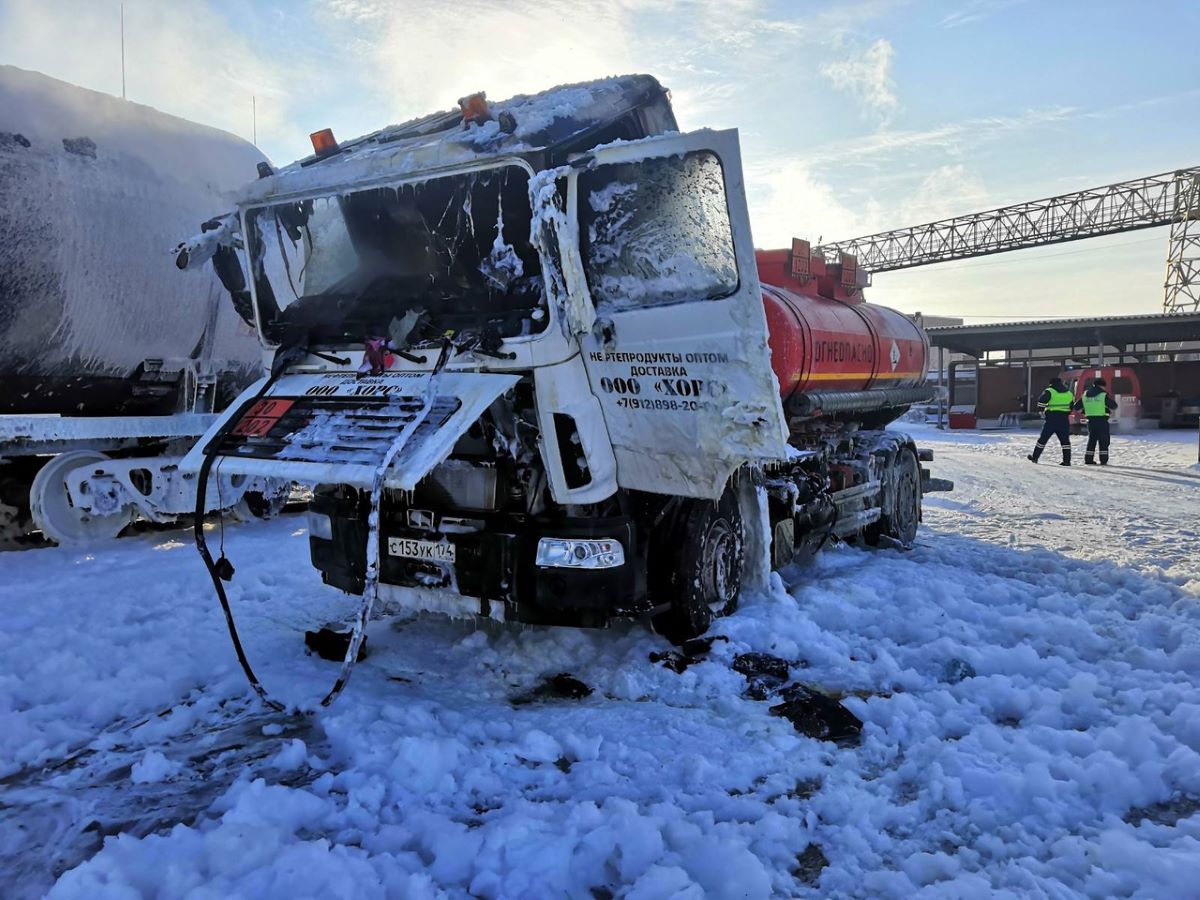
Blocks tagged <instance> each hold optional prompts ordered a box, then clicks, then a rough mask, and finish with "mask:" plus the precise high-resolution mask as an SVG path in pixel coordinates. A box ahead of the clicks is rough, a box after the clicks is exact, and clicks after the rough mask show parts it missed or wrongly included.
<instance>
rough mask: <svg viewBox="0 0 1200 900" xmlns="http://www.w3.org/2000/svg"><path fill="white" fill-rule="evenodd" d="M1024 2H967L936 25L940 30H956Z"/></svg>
mask: <svg viewBox="0 0 1200 900" xmlns="http://www.w3.org/2000/svg"><path fill="white" fill-rule="evenodd" d="M1025 2H1027V0H967V2H966V3H964V4H963V5H962V6H961V7H959V8H958V9H955V10H951V11H950V12H948V13H947V14H946V15H945V16H944V17H943V18H942V20H941V21H940V22H938V25H939V26H941V27H942V28H958V27H959V26H962V25H969V24H971V23H972V22H978V21H980V20H981V19H985V18H987V17H988V16H990V15H992V14H993V13H996V12H1000V11H1002V10H1005V9H1009V8H1010V7H1013V6H1020V5H1021V4H1022V3H1025Z"/></svg>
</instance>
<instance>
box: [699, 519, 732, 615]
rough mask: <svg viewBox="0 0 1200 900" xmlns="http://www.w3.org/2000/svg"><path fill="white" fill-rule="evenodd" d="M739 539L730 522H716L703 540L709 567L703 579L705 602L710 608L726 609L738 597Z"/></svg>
mask: <svg viewBox="0 0 1200 900" xmlns="http://www.w3.org/2000/svg"><path fill="white" fill-rule="evenodd" d="M737 552H738V539H737V533H736V532H735V531H734V529H733V525H732V524H731V523H730V522H729V520H728V519H724V518H720V519H714V520H713V522H712V524H711V525H710V526H709V528H708V533H707V534H706V535H705V536H704V557H703V559H704V560H705V561H706V563H707V564H706V565H705V566H704V571H703V573H702V575H701V585H702V588H703V590H704V599H705V601H706V602H707V603H708V604H709V605H710V606H717V605H719V606H722V607H723V606H725V605H727V604H728V603H729V602H730V601H731V600H733V598H734V595H735V593H736V590H737V588H736V585H735V584H734V572H735V570H736V565H737Z"/></svg>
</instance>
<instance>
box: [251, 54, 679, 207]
mask: <svg viewBox="0 0 1200 900" xmlns="http://www.w3.org/2000/svg"><path fill="white" fill-rule="evenodd" d="M675 130H677V125H676V122H675V116H674V113H673V112H672V110H671V104H670V99H669V94H668V92H667V90H666V89H665V88H663V87H662V85H660V84H659V83H658V81H657V80H656V79H654V78H653V77H651V76H649V75H625V76H618V77H613V78H605V79H601V80H599V81H591V82H584V83H580V84H571V85H560V86H559V87H555V88H551V89H549V90H546V91H542V92H540V93H537V94H529V95H518V96H516V97H512V98H510V99H508V100H503V101H500V102H498V103H488V102H487V101H486V99H484V98H483V95H480V94H476V95H470V96H469V97H464V98H462V100H460V108H458V109H455V110H450V111H446V112H439V113H433V114H431V115H427V116H423V117H421V118H418V119H413V120H411V121H408V122H404V123H402V124H399V125H391V126H388V127H387V128H383V129H380V130H379V131H376V132H373V133H371V134H368V135H364V136H362V137H359V138H354V139H352V140H347V141H344V142H342V143H340V144H337V143H333V142H332V137H331V136H328V137H325V138H324V143H323V144H321V143H320V139H318V138H317V135H314V143H315V144H318V145H320V146H322V149H321V151H320V152H319V153H316V154H314V155H312V156H309V157H306V158H304V159H301V160H297V161H296V162H294V163H291V164H290V165H288V166H284V167H282V168H280V169H278V170H277V171H275V172H273V173H271V174H268V175H267V176H266V177H263V178H261V179H260V180H259V181H257V182H254V183H252V184H251V185H248V186H247V187H246V189H245V190H244V191H243V193H242V196H241V197H240V198H239V200H240V205H241V206H243V207H248V206H255V205H260V204H262V203H267V202H271V201H274V200H284V199H291V198H300V197H311V196H314V195H317V194H327V193H335V192H338V191H340V190H342V189H344V188H346V187H349V186H353V187H355V188H359V187H366V186H370V185H372V184H375V183H382V182H387V181H394V180H395V179H396V178H398V177H400V178H403V177H404V176H405V175H406V174H409V173H411V174H414V175H415V174H418V173H426V172H432V171H438V170H442V169H449V168H463V167H469V166H471V165H472V164H473V163H486V162H489V161H494V160H496V159H497V158H503V157H507V158H512V157H519V158H522V159H524V160H525V161H526V162H527V163H528V164H529V165H530V167H532V168H533V169H534V170H535V171H536V170H541V169H546V168H550V167H554V166H558V165H562V164H563V163H565V162H566V161H567V158H568V157H569V156H570V155H571V154H574V153H580V152H583V151H586V150H589V149H591V148H593V147H596V146H599V145H601V144H606V143H610V142H612V141H616V140H638V139H640V138H644V137H649V136H651V135H656V134H663V133H666V132H670V131H675ZM318 134H319V133H318ZM264 171H265V170H264Z"/></svg>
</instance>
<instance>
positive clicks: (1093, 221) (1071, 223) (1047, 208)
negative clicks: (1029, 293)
mask: <svg viewBox="0 0 1200 900" xmlns="http://www.w3.org/2000/svg"><path fill="white" fill-rule="evenodd" d="M1163 225H1170V226H1171V234H1170V238H1169V243H1168V253H1167V278H1166V284H1165V297H1164V302H1163V308H1164V311H1166V312H1185V311H1200V167H1194V168H1189V169H1178V170H1176V171H1174V172H1164V173H1162V174H1161V175H1151V176H1148V177H1146V178H1135V179H1133V180H1131V181H1122V182H1119V183H1117V184H1108V185H1104V186H1103V187H1097V188H1089V189H1088V190H1083V191H1075V192H1073V193H1070V194H1062V195H1060V196H1057V197H1047V198H1046V199H1044V200H1032V201H1028V202H1025V203H1015V204H1013V205H1011V206H1002V207H999V208H998V209H990V210H986V211H984V212H977V213H970V214H967V215H963V216H954V217H953V218H950V219H942V220H941V221H939V222H929V223H927V224H925V225H914V226H911V227H908V228H897V229H893V230H891V231H883V232H880V233H879V234H871V235H867V236H865V237H859V238H853V239H851V240H848V241H838V242H836V243H831V244H824V245H822V246H821V247H818V248H817V249H816V250H815V251H814V252H815V253H820V254H823V255H824V257H825V258H826V259H827V260H829V261H831V262H836V261H837V260H838V259H839V258H840V254H842V253H846V254H850V255H853V256H855V257H857V259H858V266H859V268H860V269H862V270H865V271H867V272H871V273H874V272H890V271H895V270H897V269H909V268H912V267H914V266H925V265H929V264H931V263H939V262H948V261H950V260H955V259H970V258H972V257H976V256H987V255H989V254H992V253H1005V252H1007V251H1010V250H1021V249H1023V248H1026V247H1043V246H1046V245H1048V244H1061V243H1065V242H1067V241H1077V240H1082V239H1083V238H1091V237H1100V236H1101V235H1106V234H1120V233H1122V232H1126V231H1136V230H1138V229H1141V228H1155V227H1159V226H1163Z"/></svg>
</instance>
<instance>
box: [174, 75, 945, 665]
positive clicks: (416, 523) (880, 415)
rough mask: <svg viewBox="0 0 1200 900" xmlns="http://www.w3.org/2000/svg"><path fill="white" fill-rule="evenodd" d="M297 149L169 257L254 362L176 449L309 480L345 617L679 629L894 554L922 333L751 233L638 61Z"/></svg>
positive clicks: (722, 153)
mask: <svg viewBox="0 0 1200 900" xmlns="http://www.w3.org/2000/svg"><path fill="white" fill-rule="evenodd" d="M313 145H314V151H315V152H314V154H313V155H312V156H310V157H308V158H306V159H302V160H300V161H298V162H296V163H293V164H292V165H289V166H286V167H284V168H280V169H279V170H277V171H264V172H263V177H262V178H260V179H259V180H257V181H256V182H254V183H252V184H250V185H248V186H247V187H246V188H245V189H244V190H243V192H242V193H241V195H240V197H239V199H238V202H237V208H236V211H235V212H233V213H231V214H229V215H226V216H224V217H222V218H220V219H218V220H216V221H214V222H212V223H210V224H209V226H208V230H206V231H205V232H204V233H203V234H200V235H198V236H197V237H196V238H193V239H192V240H190V241H186V242H185V243H183V244H182V245H180V248H179V264H180V265H181V267H182V266H186V267H191V268H194V267H197V266H201V265H203V264H204V263H205V262H206V261H208V260H209V259H212V260H213V261H214V263H216V268H217V270H218V272H220V273H221V277H222V280H223V281H224V283H225V284H226V287H227V288H228V289H229V291H230V292H231V293H232V294H233V295H234V296H235V297H238V298H240V299H239V302H240V303H241V304H243V305H244V306H250V305H252V306H253V309H254V314H255V322H256V327H257V329H258V332H259V335H260V337H261V339H262V341H263V344H264V346H265V347H266V348H267V350H268V352H269V353H270V354H272V356H273V364H272V366H271V374H270V376H269V377H267V378H264V379H262V380H261V381H259V382H258V383H257V384H256V385H254V386H252V387H251V388H249V389H248V390H247V391H246V392H245V393H244V394H243V395H242V397H241V398H240V399H239V400H238V401H237V402H236V403H235V404H233V405H232V407H231V408H230V410H229V411H228V412H227V413H226V414H225V415H224V416H223V417H222V419H221V420H220V422H219V423H218V424H217V425H216V426H215V427H214V428H212V429H211V430H210V431H209V432H208V434H206V435H205V436H204V438H203V439H201V441H200V442H199V443H198V444H197V445H196V447H195V448H194V449H193V450H192V451H191V452H190V453H189V455H188V457H187V459H186V460H185V463H184V467H185V468H186V469H188V470H190V471H195V472H197V473H201V474H202V475H203V474H206V473H207V472H208V471H210V470H211V469H212V467H213V465H214V464H216V465H217V467H218V468H219V471H220V472H221V473H223V474H225V475H229V474H233V473H237V474H240V475H244V476H246V477H248V478H253V477H258V476H265V475H274V476H281V477H286V478H289V479H292V480H294V481H297V482H300V483H305V484H310V485H313V486H315V490H314V496H313V499H312V502H311V505H310V507H309V513H308V521H309V542H310V550H311V557H312V562H313V565H314V566H315V567H316V568H317V569H318V570H319V571H320V573H321V577H322V578H323V580H324V581H325V582H326V583H327V584H330V585H334V586H336V587H338V588H341V589H342V590H344V591H347V592H349V593H351V594H358V595H362V597H363V600H362V603H363V607H362V608H361V611H360V616H359V622H360V628H359V630H360V631H361V623H362V622H364V621H365V619H366V615H367V613H368V611H369V608H370V604H371V603H372V602H373V601H374V599H375V598H376V597H377V596H378V597H381V598H385V599H387V600H388V601H389V602H390V604H397V605H400V606H402V607H407V608H417V609H428V610H437V611H442V612H449V613H452V614H459V615H474V616H484V617H491V618H494V619H506V620H509V621H518V622H528V623H546V624H572V625H591V626H598V625H603V624H605V623H607V622H608V621H609V620H610V619H612V618H614V617H631V616H632V617H640V616H651V617H653V621H654V623H655V626H656V627H657V628H658V629H659V630H660V631H661V632H662V633H664V634H665V635H667V636H668V637H670V638H671V639H673V640H682V639H686V638H689V637H692V636H695V635H698V634H700V633H702V632H704V631H705V630H706V629H707V628H708V626H709V625H710V623H711V621H712V619H713V617H714V616H716V615H721V614H724V613H728V612H729V611H731V610H732V609H733V607H734V605H735V604H736V602H737V599H738V594H739V590H740V589H742V588H744V587H745V586H747V585H749V584H751V583H755V582H759V583H761V582H762V581H763V580H765V578H766V577H767V575H768V573H769V571H770V569H771V568H772V567H775V568H777V567H780V566H783V565H786V564H787V563H789V562H790V561H792V560H793V559H795V558H797V557H798V556H802V555H804V554H808V553H812V552H814V551H815V550H817V549H819V548H820V547H821V546H822V545H823V544H824V543H826V542H827V541H828V540H829V539H830V538H832V537H835V536H836V537H841V538H844V539H852V540H863V541H865V542H868V543H874V542H877V541H878V540H880V539H884V538H887V539H891V540H893V541H896V542H898V543H899V544H901V545H908V544H911V542H912V541H913V539H914V536H915V534H916V531H917V527H918V522H919V520H920V517H921V497H922V492H923V484H924V486H925V488H926V489H928V488H929V487H930V484H929V474H928V471H927V470H924V469H923V468H922V466H921V461H922V460H925V459H929V458H930V456H929V454H928V453H925V452H922V451H919V450H918V449H917V448H916V447H915V446H914V444H913V442H912V441H911V440H910V439H909V438H908V437H907V436H905V435H903V434H900V433H894V432H889V431H885V430H883V429H884V426H885V424H886V423H888V422H889V421H891V420H893V419H895V418H896V417H897V416H899V415H900V414H902V413H903V412H904V411H905V410H906V409H907V408H908V407H909V406H910V405H911V404H914V403H921V402H925V401H928V400H929V399H931V398H932V397H933V396H934V395H935V388H933V387H930V386H928V385H927V384H926V383H925V381H926V372H927V370H928V357H929V345H928V340H927V338H926V336H925V334H924V332H923V331H922V330H921V328H920V327H918V326H917V325H916V324H914V323H913V321H911V320H910V319H908V318H906V317H905V316H903V315H901V314H899V313H897V312H894V311H892V310H889V309H885V308H883V307H879V306H873V305H870V304H868V303H865V302H863V298H862V282H863V279H862V278H860V277H859V276H858V273H857V272H856V271H855V267H854V262H853V260H852V259H851V258H841V259H839V260H838V261H836V262H827V261H826V260H825V259H823V258H819V255H816V256H815V255H814V254H813V253H811V252H810V249H809V247H808V245H807V244H806V243H804V242H803V241H795V242H793V246H792V247H791V248H790V249H786V250H773V251H756V250H755V248H754V244H753V240H752V238H751V233H750V222H749V216H748V213H747V209H746V196H745V190H744V184H743V176H742V167H741V160H740V156H739V148H738V139H737V133H736V132H735V131H707V130H705V131H697V132H693V133H688V134H680V133H677V129H676V123H675V118H674V115H673V112H672V110H671V106H670V103H669V99H668V94H667V92H666V91H665V90H664V89H663V88H662V87H661V86H660V85H659V84H658V82H657V81H655V80H654V79H653V78H651V77H649V76H630V77H621V78H612V79H607V80H603V81H598V82H593V83H588V84H580V85H573V86H566V87H559V88H555V89H553V90H549V91H546V92H544V93H541V94H536V95H531V96H521V97H515V98H513V99H511V100H509V101H506V102H501V103H495V104H489V103H488V101H487V98H486V96H485V95H483V94H474V95H471V96H469V97H465V98H463V99H462V100H461V101H459V108H458V109H455V110H453V111H451V112H446V113H439V114H436V115H431V116H428V117H425V118H422V119H417V120H415V121H411V122H408V123H406V124H403V125H398V126H393V127H389V128H385V129H383V130H382V131H378V132H375V133H374V134H370V135H367V136H365V137H362V138H359V139H356V140H352V141H346V142H343V143H338V142H337V141H336V139H335V138H334V136H333V134H332V133H331V132H329V131H328V130H327V131H324V132H317V133H315V134H314V135H313ZM935 486H937V487H945V486H946V485H945V484H942V485H935ZM197 537H198V541H199V543H200V544H201V552H202V553H203V554H204V555H205V557H206V559H207V560H208V561H209V564H210V570H212V571H213V572H214V583H217V582H218V580H219V579H218V577H217V576H218V575H221V576H222V577H224V576H227V575H229V574H230V572H229V571H228V569H226V571H224V572H222V571H221V564H222V563H223V560H222V561H218V563H213V561H212V559H211V555H209V554H208V552H207V549H206V548H205V547H204V545H203V535H202V533H201V532H199V531H198V533H197ZM218 589H220V586H219V584H218ZM355 649H357V642H354V643H352V646H351V651H350V654H353V652H354V650H355ZM347 659H350V655H349V654H348V656H347Z"/></svg>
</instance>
